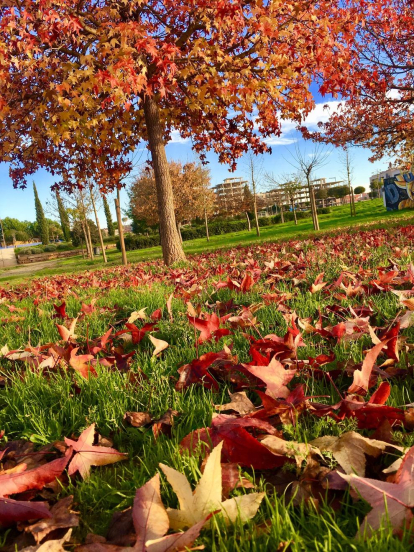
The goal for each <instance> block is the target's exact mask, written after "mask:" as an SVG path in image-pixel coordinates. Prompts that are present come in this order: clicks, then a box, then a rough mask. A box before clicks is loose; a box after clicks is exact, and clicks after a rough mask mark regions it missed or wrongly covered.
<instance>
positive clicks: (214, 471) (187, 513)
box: [160, 442, 265, 530]
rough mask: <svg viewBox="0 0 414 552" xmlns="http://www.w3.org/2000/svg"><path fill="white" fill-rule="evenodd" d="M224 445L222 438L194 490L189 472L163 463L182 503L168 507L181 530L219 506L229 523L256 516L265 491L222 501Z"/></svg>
mask: <svg viewBox="0 0 414 552" xmlns="http://www.w3.org/2000/svg"><path fill="white" fill-rule="evenodd" d="M222 448H223V443H222V442H221V443H220V444H219V445H217V446H216V447H215V448H214V449H213V451H212V453H211V454H210V456H209V458H208V460H207V463H206V467H205V469H204V473H203V475H202V476H201V478H200V481H199V482H198V484H197V487H196V488H195V490H194V493H193V492H192V490H191V487H190V484H189V482H188V481H187V478H186V477H185V475H183V474H182V473H180V472H178V471H176V470H174V469H172V468H170V467H168V466H165V465H164V464H160V468H161V469H162V471H163V472H164V474H165V476H166V478H167V480H168V482H169V483H170V485H171V486H172V488H173V489H174V492H175V493H176V495H177V497H178V501H179V504H180V509H179V510H175V509H172V508H168V509H167V512H168V517H169V518H170V525H171V527H172V529H174V530H180V529H183V528H185V527H191V526H192V525H195V524H197V523H198V522H200V521H201V520H202V519H204V518H205V517H206V516H207V515H208V514H210V513H211V512H214V511H216V510H218V511H221V512H222V514H223V516H224V519H225V521H226V522H227V523H230V522H234V521H235V520H236V519H237V517H238V516H239V515H240V519H241V520H242V521H248V520H249V519H251V518H253V517H254V516H255V514H256V512H257V510H258V508H259V506H260V503H261V501H262V499H263V497H264V495H265V493H250V494H247V495H243V496H238V497H236V498H230V499H228V500H225V501H224V502H221V494H222V473H221V449H222Z"/></svg>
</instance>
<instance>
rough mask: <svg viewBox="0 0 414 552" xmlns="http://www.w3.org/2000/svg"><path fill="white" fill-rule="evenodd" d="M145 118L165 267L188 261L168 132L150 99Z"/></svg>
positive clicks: (146, 102) (145, 106) (145, 109)
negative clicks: (177, 210) (177, 219)
mask: <svg viewBox="0 0 414 552" xmlns="http://www.w3.org/2000/svg"><path fill="white" fill-rule="evenodd" d="M144 114H145V122H146V125H147V134H148V143H149V149H150V151H151V158H152V164H153V168H154V173H155V184H156V187H157V202H158V217H159V220H160V228H161V232H160V234H161V247H162V255H163V258H164V262H165V264H166V265H170V264H172V263H175V262H176V261H182V260H184V259H185V254H184V250H183V246H182V244H181V241H180V237H179V235H178V231H177V226H176V223H175V213H174V196H173V190H172V185H171V178H170V171H169V168H168V161H167V155H166V153H165V146H164V137H163V132H164V129H163V126H162V123H161V121H160V115H159V110H158V106H157V104H156V102H155V101H154V99H153V98H150V97H149V96H146V98H145V100H144Z"/></svg>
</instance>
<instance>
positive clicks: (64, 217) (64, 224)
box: [56, 192, 70, 242]
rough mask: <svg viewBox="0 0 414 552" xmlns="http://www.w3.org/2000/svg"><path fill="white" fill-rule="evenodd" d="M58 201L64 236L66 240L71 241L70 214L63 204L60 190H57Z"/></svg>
mask: <svg viewBox="0 0 414 552" xmlns="http://www.w3.org/2000/svg"><path fill="white" fill-rule="evenodd" d="M56 201H57V206H58V211H59V218H60V225H61V227H62V232H63V237H64V239H65V241H67V242H69V241H70V225H69V216H68V213H67V211H66V209H65V206H64V204H63V201H62V198H61V197H60V194H59V192H56Z"/></svg>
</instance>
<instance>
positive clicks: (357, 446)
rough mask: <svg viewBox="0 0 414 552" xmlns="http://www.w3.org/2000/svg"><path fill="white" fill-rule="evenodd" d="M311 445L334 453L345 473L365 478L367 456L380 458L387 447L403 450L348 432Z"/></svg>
mask: <svg viewBox="0 0 414 552" xmlns="http://www.w3.org/2000/svg"><path fill="white" fill-rule="evenodd" d="M311 444H312V445H314V446H315V447H318V448H319V449H320V450H321V451H329V452H332V455H333V457H334V458H335V460H336V461H337V462H338V464H339V465H340V466H341V468H342V469H343V470H344V472H345V473H347V474H352V473H355V474H357V475H359V476H361V477H364V476H365V468H366V463H367V462H366V458H365V455H368V456H373V457H374V458H378V456H380V454H381V453H382V452H383V451H384V450H385V449H386V448H387V447H393V448H396V449H397V450H401V451H402V450H403V449H402V448H401V447H397V446H395V445H391V444H390V443H386V442H385V441H377V440H376V439H368V437H363V436H362V435H360V434H359V433H356V432H355V431H348V432H347V433H343V434H342V435H341V436H340V437H335V436H333V435H325V436H324V437H319V438H318V439H314V440H313V441H311Z"/></svg>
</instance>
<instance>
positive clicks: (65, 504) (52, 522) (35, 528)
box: [25, 496, 79, 544]
mask: <svg viewBox="0 0 414 552" xmlns="http://www.w3.org/2000/svg"><path fill="white" fill-rule="evenodd" d="M72 503H73V496H67V497H65V498H62V500H59V502H57V503H56V504H55V505H54V506H52V508H51V509H50V514H51V516H52V517H50V518H48V519H44V520H42V521H38V522H37V523H35V524H33V525H29V526H28V527H25V531H26V533H31V534H32V535H33V536H34V538H35V541H36V543H37V544H39V543H40V542H41V541H42V540H43V539H44V538H45V537H46V536H47V535H48V534H49V533H51V532H52V531H55V530H56V529H69V528H71V527H78V525H79V516H78V515H77V514H74V513H72V512H71V511H70V510H71V507H72Z"/></svg>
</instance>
